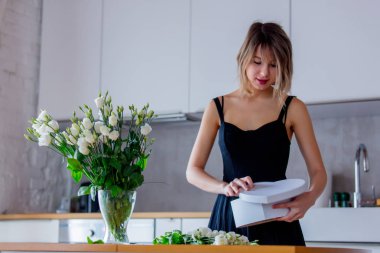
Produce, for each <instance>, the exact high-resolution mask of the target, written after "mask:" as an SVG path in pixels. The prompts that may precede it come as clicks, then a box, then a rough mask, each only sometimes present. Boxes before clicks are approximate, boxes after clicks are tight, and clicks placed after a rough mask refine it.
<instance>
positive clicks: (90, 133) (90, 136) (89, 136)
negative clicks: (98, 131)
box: [83, 129, 95, 144]
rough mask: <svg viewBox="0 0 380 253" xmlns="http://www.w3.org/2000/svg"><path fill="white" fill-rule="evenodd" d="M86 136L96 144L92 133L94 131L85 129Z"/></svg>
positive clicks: (89, 141)
mask: <svg viewBox="0 0 380 253" xmlns="http://www.w3.org/2000/svg"><path fill="white" fill-rule="evenodd" d="M83 133H84V137H85V139H86V141H87V142H88V143H90V144H94V142H95V136H94V135H93V134H92V132H91V131H90V130H88V129H86V130H84V132H83Z"/></svg>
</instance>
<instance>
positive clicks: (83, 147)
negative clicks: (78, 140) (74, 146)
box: [79, 146, 90, 155]
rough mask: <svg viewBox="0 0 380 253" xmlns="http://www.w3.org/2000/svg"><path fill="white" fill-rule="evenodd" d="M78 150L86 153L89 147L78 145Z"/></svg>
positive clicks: (88, 151)
mask: <svg viewBox="0 0 380 253" xmlns="http://www.w3.org/2000/svg"><path fill="white" fill-rule="evenodd" d="M79 152H80V153H82V154H83V155H88V154H89V153H90V149H89V148H88V147H87V146H79Z"/></svg>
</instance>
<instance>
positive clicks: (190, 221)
mask: <svg viewBox="0 0 380 253" xmlns="http://www.w3.org/2000/svg"><path fill="white" fill-rule="evenodd" d="M208 222H209V219H206V218H184V219H182V232H183V233H191V232H193V231H194V230H195V229H197V228H202V227H208Z"/></svg>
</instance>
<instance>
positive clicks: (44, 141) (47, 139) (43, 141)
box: [38, 134, 51, 146]
mask: <svg viewBox="0 0 380 253" xmlns="http://www.w3.org/2000/svg"><path fill="white" fill-rule="evenodd" d="M50 143H51V136H50V134H43V135H41V136H40V138H38V145H39V146H49V145H50Z"/></svg>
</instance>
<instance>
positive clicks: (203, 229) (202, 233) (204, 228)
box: [198, 227, 212, 237]
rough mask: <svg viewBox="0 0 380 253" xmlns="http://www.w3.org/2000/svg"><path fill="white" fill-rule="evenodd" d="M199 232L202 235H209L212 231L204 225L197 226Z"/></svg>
mask: <svg viewBox="0 0 380 253" xmlns="http://www.w3.org/2000/svg"><path fill="white" fill-rule="evenodd" d="M198 230H199V232H200V233H201V236H202V237H205V236H207V237H209V235H210V234H211V233H212V230H211V229H209V228H206V227H201V228H198Z"/></svg>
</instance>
